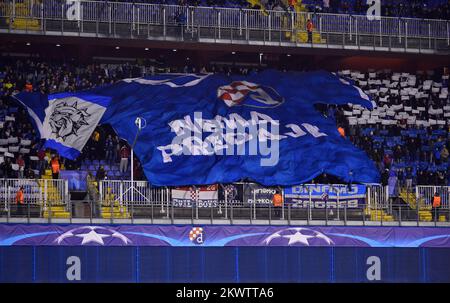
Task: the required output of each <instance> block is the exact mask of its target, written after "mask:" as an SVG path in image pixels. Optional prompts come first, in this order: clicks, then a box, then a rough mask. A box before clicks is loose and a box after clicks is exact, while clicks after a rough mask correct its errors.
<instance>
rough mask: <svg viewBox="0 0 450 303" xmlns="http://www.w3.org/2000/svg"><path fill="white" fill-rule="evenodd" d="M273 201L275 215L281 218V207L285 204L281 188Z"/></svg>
mask: <svg viewBox="0 0 450 303" xmlns="http://www.w3.org/2000/svg"><path fill="white" fill-rule="evenodd" d="M272 203H273V207H274V212H275V217H276V218H281V208H282V206H283V196H282V195H281V192H280V191H279V190H277V191H276V193H275V194H274V195H273V198H272Z"/></svg>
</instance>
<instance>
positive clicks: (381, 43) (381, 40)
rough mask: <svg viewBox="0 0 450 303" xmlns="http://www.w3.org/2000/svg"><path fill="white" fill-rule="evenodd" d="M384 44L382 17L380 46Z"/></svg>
mask: <svg viewBox="0 0 450 303" xmlns="http://www.w3.org/2000/svg"><path fill="white" fill-rule="evenodd" d="M382 46H383V28H382V23H381V19H380V47H382Z"/></svg>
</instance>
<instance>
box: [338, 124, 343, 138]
mask: <svg viewBox="0 0 450 303" xmlns="http://www.w3.org/2000/svg"><path fill="white" fill-rule="evenodd" d="M338 132H339V134H340V135H341V137H342V138H345V129H344V128H343V127H342V126H339V127H338Z"/></svg>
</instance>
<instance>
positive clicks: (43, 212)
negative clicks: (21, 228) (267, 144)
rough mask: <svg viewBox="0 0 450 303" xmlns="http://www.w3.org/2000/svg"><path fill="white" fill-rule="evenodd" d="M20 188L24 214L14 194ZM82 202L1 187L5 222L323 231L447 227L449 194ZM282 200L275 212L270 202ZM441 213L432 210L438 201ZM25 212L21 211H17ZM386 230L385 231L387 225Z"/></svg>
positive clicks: (123, 187) (287, 192) (261, 193)
mask: <svg viewBox="0 0 450 303" xmlns="http://www.w3.org/2000/svg"><path fill="white" fill-rule="evenodd" d="M20 186H23V190H24V200H25V204H24V206H23V207H25V209H27V211H26V212H24V211H23V207H22V208H20V207H18V206H17V203H16V194H17V191H18V190H19V187H20ZM89 188H90V190H92V188H94V189H95V192H96V193H95V194H92V193H89V194H88V195H86V197H87V198H85V199H84V200H81V201H76V200H71V199H70V198H69V197H70V195H69V190H68V182H67V180H63V179H59V180H51V179H1V180H0V218H8V219H9V218H17V217H21V218H28V219H30V218H44V219H47V220H49V221H52V220H54V219H68V220H72V219H75V218H90V219H91V220H93V219H110V220H116V219H128V220H132V221H133V220H139V219H145V220H151V221H152V222H153V220H160V219H163V220H170V221H171V222H175V221H176V220H178V219H181V220H190V221H192V220H198V219H206V220H208V221H210V222H213V221H214V220H228V221H229V222H231V223H232V222H234V221H239V220H247V221H248V223H250V224H251V223H252V222H253V221H255V220H265V221H269V222H272V221H277V220H283V221H287V222H288V223H289V222H290V221H298V220H300V221H304V222H306V224H310V223H311V224H312V222H313V221H321V222H324V224H328V222H333V221H343V222H344V224H346V223H347V222H351V221H359V222H361V221H362V222H364V224H365V222H384V223H386V222H412V223H414V222H416V223H419V222H431V223H433V222H434V223H437V222H450V207H449V201H450V187H449V186H416V187H415V188H412V189H409V190H408V191H407V192H405V191H403V193H404V194H403V196H401V199H400V200H398V199H397V198H395V197H391V196H390V195H389V187H388V186H382V185H380V184H364V185H355V184H353V185H339V184H333V185H326V184H302V185H298V186H292V187H284V188H282V187H265V186H261V185H259V184H256V183H239V182H238V183H233V184H218V185H209V186H187V187H173V188H170V187H153V186H151V185H150V184H149V183H148V182H147V181H134V182H131V181H128V180H124V181H122V180H105V181H101V182H99V183H98V184H97V183H95V185H94V184H93V185H92V186H89ZM276 193H280V194H282V195H283V200H282V201H283V203H282V205H281V207H275V206H274V205H273V202H272V198H273V195H274V194H276ZM436 193H438V194H439V196H440V197H441V207H440V208H438V209H434V208H432V204H433V198H434V195H435V194H436ZM417 205H418V206H419V207H417ZM20 209H22V211H20ZM386 224H388V223H386Z"/></svg>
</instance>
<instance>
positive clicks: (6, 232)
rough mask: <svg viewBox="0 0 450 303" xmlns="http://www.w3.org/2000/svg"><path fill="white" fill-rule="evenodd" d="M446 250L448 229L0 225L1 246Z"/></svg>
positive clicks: (448, 244) (448, 239) (449, 246)
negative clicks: (399, 248) (301, 247)
mask: <svg viewBox="0 0 450 303" xmlns="http://www.w3.org/2000/svg"><path fill="white" fill-rule="evenodd" d="M11 245H32V246H48V245H50V246H174V247H188V246H198V245H201V246H206V247H224V246H321V247H322V246H329V247H330V246H336V247H447V248H450V228H447V227H445V228H435V227H343V226H335V227H315V226H314V227H292V226H237V225H234V226H233V225H232V226H230V225H224V226H217V225H205V226H189V225H185V226H174V225H100V226H90V225H87V226H85V225H56V224H49V225H47V224H46V225H38V224H1V225H0V246H11Z"/></svg>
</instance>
